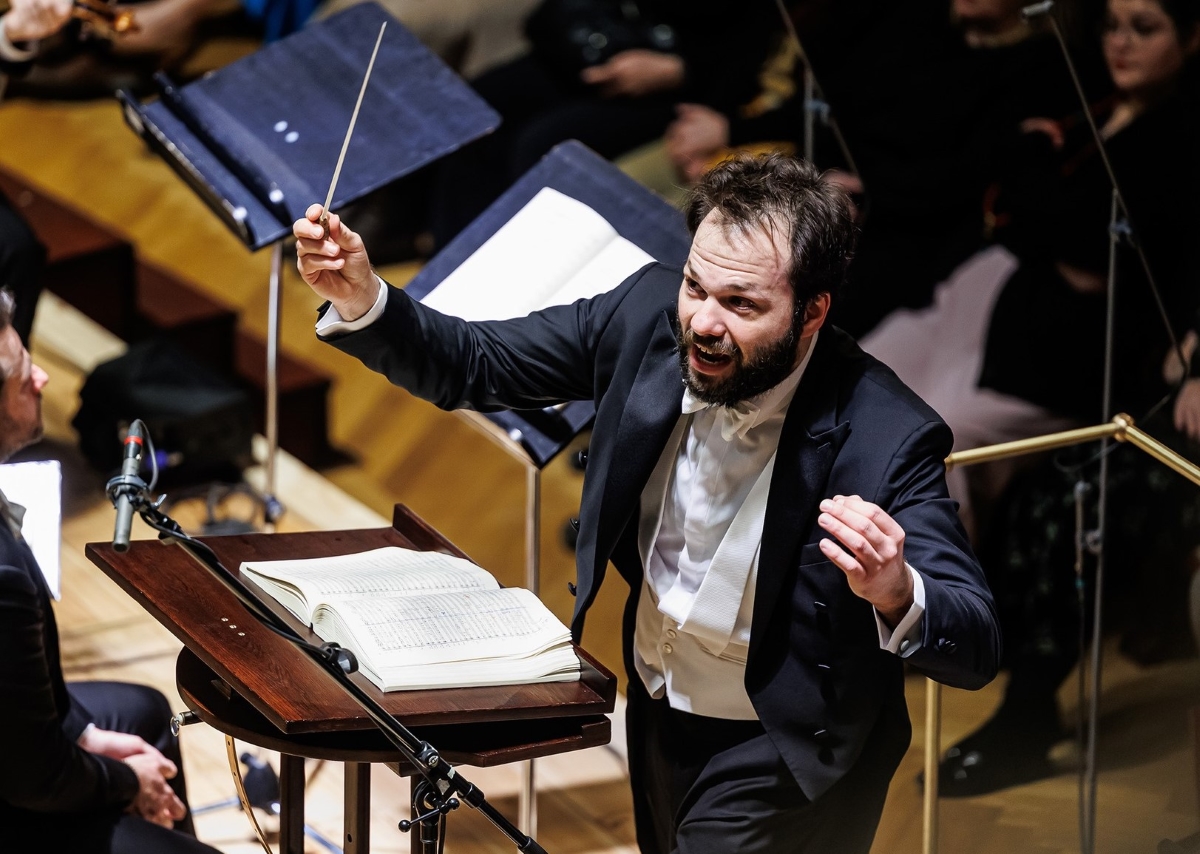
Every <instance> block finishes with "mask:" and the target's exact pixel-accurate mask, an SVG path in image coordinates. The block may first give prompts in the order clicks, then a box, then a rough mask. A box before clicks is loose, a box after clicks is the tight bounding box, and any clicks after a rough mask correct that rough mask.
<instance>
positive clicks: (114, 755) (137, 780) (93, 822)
mask: <svg viewBox="0 0 1200 854" xmlns="http://www.w3.org/2000/svg"><path fill="white" fill-rule="evenodd" d="M14 312H15V305H14V302H13V298H12V296H11V295H10V294H9V293H8V292H7V291H3V290H0V461H2V460H5V459H8V457H10V456H11V455H12V454H13V453H15V452H16V451H18V450H20V449H21V448H23V447H25V446H26V445H28V444H30V443H32V442H34V441H36V440H37V439H38V438H39V437H40V436H41V434H42V413H41V391H42V387H43V386H44V385H45V384H46V379H47V377H46V373H45V372H44V371H43V370H42V369H41V368H39V367H38V366H37V365H34V364H33V363H32V361H31V360H30V358H29V353H28V352H27V351H26V349H25V347H24V346H23V345H22V344H21V339H20V338H19V337H18V336H17V333H16V331H15V329H14V328H13V326H12V318H13V314H14ZM24 512H25V511H24V508H21V507H19V506H18V505H15V504H11V503H10V502H9V501H8V500H7V499H6V498H4V496H3V494H0V649H3V650H4V655H3V656H0V757H3V759H2V764H0V768H2V769H3V770H2V772H0V849H2V850H4V851H14V852H22V854H23V852H27V851H28V852H35V851H70V852H77V854H145V852H167V854H216V852H215V849H212V848H210V847H209V846H207V845H204V844H202V843H200V842H198V841H197V840H196V839H195V837H194V836H192V835H189V834H191V822H190V820H187V819H186V816H187V809H186V805H185V802H186V794H185V788H184V783H183V774H182V769H181V766H180V761H179V745H178V742H177V741H176V740H175V737H174V736H173V735H172V734H171V731H170V718H171V710H170V707H169V706H168V705H167V700H166V698H165V697H163V696H162V694H160V693H158V692H157V691H155V690H154V689H152V688H147V687H144V686H141V685H129V684H124V683H119V682H80V683H73V684H71V685H69V686H68V685H67V684H66V683H65V682H64V681H63V675H62V667H61V665H60V664H59V653H58V630H57V628H56V626H55V622H54V610H53V609H52V607H51V604H50V591H49V588H48V587H47V585H46V580H45V578H44V577H43V575H42V572H41V569H40V568H39V567H38V565H37V561H36V560H35V559H34V557H33V553H32V552H31V551H30V550H29V546H28V545H27V544H26V542H25V540H24V539H23V538H22V536H21V519H22V516H23V515H24ZM179 822H182V824H181V825H180V826H181V827H182V828H183V829H185V830H186V831H187V832H186V833H181V832H178V831H175V830H171V829H170V828H171V826H172V824H174V823H179Z"/></svg>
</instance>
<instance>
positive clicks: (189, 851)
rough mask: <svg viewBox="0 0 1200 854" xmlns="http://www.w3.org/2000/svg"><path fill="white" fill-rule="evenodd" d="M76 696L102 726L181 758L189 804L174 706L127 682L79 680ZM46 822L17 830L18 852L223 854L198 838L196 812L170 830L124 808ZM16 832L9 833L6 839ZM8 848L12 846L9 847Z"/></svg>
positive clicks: (180, 787) (179, 779) (179, 789)
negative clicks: (175, 732) (173, 719)
mask: <svg viewBox="0 0 1200 854" xmlns="http://www.w3.org/2000/svg"><path fill="white" fill-rule="evenodd" d="M67 690H68V691H70V693H71V696H72V698H73V699H74V700H75V701H76V702H78V703H80V704H81V705H82V706H83V707H84V708H86V709H87V710H88V711H89V712H91V714H92V718H93V720H94V721H95V724H96V726H98V727H100V728H101V729H107V730H114V731H116V732H125V733H130V734H132V735H138V736H141V737H142V738H143V739H145V740H146V741H147V742H149V743H150V744H153V745H154V746H155V747H157V748H158V749H159V750H160V751H161V752H162V753H163V755H165V756H166V757H167V758H168V759H170V760H171V761H172V762H174V763H175V765H176V766H177V767H178V768H179V774H178V775H177V776H176V777H175V779H173V780H171V781H170V782H171V788H172V789H174V790H175V793H176V794H177V795H179V797H180V799H181V800H182V801H183V802H184V803H185V804H186V803H187V784H186V782H185V781H184V777H183V765H182V764H181V763H180V756H179V742H178V740H177V739H176V738H175V736H173V735H171V728H170V719H171V707H170V705H169V704H168V703H167V699H166V698H165V697H164V696H163V695H162V694H160V693H159V692H158V691H156V690H154V689H153V688H148V687H146V686H144V685H132V684H128V683H125V682H73V683H70V684H69V685H68V686H67ZM45 818H46V821H45V823H44V826H42V827H37V828H33V827H29V828H19V829H17V832H16V836H15V842H14V845H15V847H14V848H13V851H14V852H25V851H29V852H43V851H64V852H65V851H71V852H77V854H219V852H218V851H217V850H216V849H215V848H211V847H209V846H208V845H205V844H204V843H202V842H200V841H199V840H197V839H196V837H195V835H194V832H193V830H192V820H191V816H190V815H189V816H187V817H186V818H184V819H183V821H181V822H178V823H177V824H176V829H175V830H168V829H166V828H164V827H159V826H158V825H156V824H151V823H150V822H148V821H145V820H144V819H142V818H139V817H137V816H134V815H130V814H128V813H124V812H118V811H103V812H93V813H84V814H72V815H65V814H56V815H46V817H45ZM11 838H12V837H8V836H7V835H6V836H5V837H4V840H5V843H7V842H9V840H10V839H11ZM6 850H7V849H6Z"/></svg>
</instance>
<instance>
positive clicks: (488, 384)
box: [329, 264, 1000, 798]
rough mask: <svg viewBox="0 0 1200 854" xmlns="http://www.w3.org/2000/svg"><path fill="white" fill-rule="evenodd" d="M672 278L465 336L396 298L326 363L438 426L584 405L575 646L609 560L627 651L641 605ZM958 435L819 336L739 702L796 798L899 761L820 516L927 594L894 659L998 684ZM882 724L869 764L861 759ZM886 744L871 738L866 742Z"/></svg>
mask: <svg viewBox="0 0 1200 854" xmlns="http://www.w3.org/2000/svg"><path fill="white" fill-rule="evenodd" d="M681 281H682V273H681V272H680V271H679V270H676V269H671V268H668V267H664V266H662V265H658V264H651V265H649V266H647V267H645V268H643V269H642V270H641V271H639V272H638V273H636V274H634V275H633V276H631V277H630V278H629V279H627V280H626V281H625V282H624V283H622V284H621V285H620V286H619V287H618V288H616V289H615V290H614V291H612V292H610V293H607V294H603V295H601V296H598V297H596V298H594V299H591V300H584V301H580V302H577V303H575V304H574V305H570V306H561V307H555V308H550V309H546V310H544V311H540V312H535V313H533V314H531V315H529V316H528V317H524V318H520V319H515V320H508V321H499V322H484V323H466V322H463V321H460V320H457V319H454V318H450V317H446V316H444V315H441V314H439V313H437V312H435V311H432V310H429V309H426V308H424V307H423V306H420V305H419V304H417V303H416V302H415V301H413V300H412V299H410V298H408V297H406V296H405V295H404V294H403V292H401V291H398V290H396V289H391V290H390V292H389V294H388V297H387V303H386V306H385V308H384V311H383V314H382V315H381V316H380V317H379V318H378V319H377V320H376V321H375V322H374V323H372V324H371V325H369V326H368V327H366V328H364V329H362V330H360V331H357V332H352V333H348V334H345V335H341V336H331V337H330V339H329V340H330V341H331V343H333V344H334V345H335V346H336V347H338V348H339V349H341V350H343V351H344V352H346V353H349V354H351V355H353V356H356V357H357V358H359V359H361V360H362V361H363V362H364V363H365V364H366V365H367V366H368V367H370V368H372V369H373V370H376V371H379V372H380V373H383V374H384V375H386V376H387V377H388V378H389V379H390V380H391V381H392V382H394V383H396V384H398V385H401V386H403V387H404V388H406V389H408V390H409V391H411V392H412V393H414V394H416V395H417V396H419V397H422V398H424V399H426V400H429V401H431V402H432V403H434V404H436V405H437V406H439V407H442V408H443V409H455V408H471V409H477V410H481V411H491V410H497V409H502V408H513V409H522V408H525V409H530V408H535V407H542V406H547V405H550V404H554V403H558V402H562V401H568V400H587V399H591V400H594V401H595V404H596V421H595V426H594V429H593V432H592V438H591V444H590V447H589V451H588V460H587V468H586V472H585V475H584V486H583V500H582V505H581V512H580V528H579V539H578V546H577V554H576V561H577V572H578V587H577V594H576V595H577V599H576V606H575V614H574V618H573V621H572V631H573V633H574V635H575V637H576V639H578V638H579V637H580V636H581V634H582V631H583V625H584V619H585V617H586V615H587V611H588V608H589V606H590V605H591V604H592V602H593V601H594V599H595V596H596V592H597V590H598V589H599V587H600V584H601V582H602V581H603V580H604V577H605V573H606V569H607V567H608V564H609V562H610V561H611V562H612V564H613V565H614V566H615V567H616V568H617V570H618V571H619V572H620V574H621V575H622V576H624V577H625V579H626V581H627V582H628V583H629V585H630V596H629V600H628V604H627V608H626V613H625V625H624V647H625V656H626V666H627V668H628V672H629V675H630V678H633V679H636V678H638V677H637V675H636V673H635V672H634V670H633V668H632V667H630V666H629V665H630V661H631V658H630V656H631V646H632V629H633V615H634V613H635V611H636V605H637V597H638V595H639V593H640V591H641V587H642V576H643V568H642V565H641V559H640V557H639V555H638V550H637V525H638V518H639V512H638V511H639V505H640V498H641V493H642V490H643V488H644V487H645V485H646V482H647V480H648V479H649V477H650V474H651V472H652V470H653V469H654V467H655V464H656V463H657V462H658V460H659V457H660V456H661V454H662V452H663V449H664V447H665V445H666V443H667V440H668V439H669V437H670V434H671V432H672V430H673V428H674V427H675V425H676V423H677V422H678V420H679V418H680V416H681V403H682V399H683V391H684V386H683V382H682V373H681V367H680V358H679V354H678V351H677V348H676V343H675V334H674V331H673V325H672V319H673V316H674V314H675V307H676V302H677V295H678V291H679V286H680V283H681ZM951 441H952V437H951V433H950V430H949V428H948V427H947V426H946V425H945V424H944V423H943V422H942V421H941V419H939V418H938V416H937V415H936V413H934V411H933V410H932V409H930V408H929V407H928V406H927V405H926V404H925V403H924V402H922V401H921V400H920V399H919V398H918V397H917V396H916V395H915V394H913V393H912V392H911V391H910V390H909V389H908V388H906V387H905V386H904V385H903V384H902V383H901V382H900V381H899V380H898V379H897V378H896V376H895V374H893V373H892V372H891V371H890V370H889V369H888V368H886V367H885V366H884V365H882V364H881V363H880V362H878V361H876V360H875V359H873V358H871V357H870V356H868V355H866V354H865V353H863V352H862V351H861V350H860V349H859V348H858V346H857V345H856V344H854V342H853V341H851V340H850V338H849V337H848V336H846V335H845V334H844V333H842V332H840V331H839V330H837V329H834V328H832V327H831V328H827V329H825V330H823V331H822V332H821V334H820V335H819V336H818V339H817V344H816V347H815V350H814V352H813V355H812V358H811V360H810V362H809V365H808V367H807V369H806V370H805V373H804V376H803V378H802V379H801V381H800V385H799V387H798V388H797V391H796V393H795V397H794V398H793V401H792V403H791V405H790V407H789V409H788V412H787V415H786V418H785V421H784V426H783V432H782V435H781V437H780V440H779V449H778V452H777V455H776V462H775V469H774V472H773V473H772V477H771V486H770V491H769V496H768V500H767V507H766V518H765V524H764V527H763V535H762V545H761V551H760V557H759V565H758V576H757V587H756V589H755V600H754V611H753V619H752V624H751V634H750V645H749V653H748V660H747V664H746V682H745V684H746V691H747V693H748V694H749V697H750V700H751V702H752V703H753V705H754V708H755V711H756V712H757V713H758V716H759V718H760V720H761V721H762V723H763V726H764V727H765V728H766V730H767V732H768V733H769V734H770V736H771V738H772V740H773V742H774V744H775V745H776V747H777V748H778V749H779V752H780V754H781V755H782V757H783V758H784V760H785V761H786V762H787V764H788V766H789V768H790V769H791V771H792V773H793V774H794V775H795V776H796V779H797V781H798V782H799V784H800V786H801V788H802V789H803V791H804V793H805V794H806V795H807V796H808V797H809V798H816V797H817V796H819V795H820V794H822V793H823V792H824V791H826V790H827V789H828V788H829V787H830V786H831V785H833V783H834V782H836V781H837V780H838V779H839V778H840V777H841V776H842V775H843V774H845V772H846V770H847V769H849V768H850V767H851V765H853V764H854V763H855V762H858V761H860V760H862V761H865V762H868V763H870V764H871V765H872V766H873V767H875V768H876V769H877V770H878V773H880V774H887V775H888V776H889V777H890V775H891V774H892V773H893V772H894V770H895V767H896V765H897V764H898V763H899V761H900V758H901V757H902V756H903V753H904V750H905V749H906V748H907V746H908V740H909V737H910V735H911V728H910V726H909V723H908V713H907V709H906V706H905V702H904V691H903V688H904V686H903V663H902V660H901V658H900V657H898V656H896V655H894V654H892V653H890V652H888V651H886V650H883V649H881V648H880V644H879V637H878V632H877V628H876V622H875V617H874V611H873V609H872V607H871V605H870V604H868V603H867V602H866V601H865V600H863V599H860V598H858V597H857V596H855V595H854V594H853V593H852V592H851V590H850V588H849V586H848V584H847V582H846V578H845V575H844V573H843V572H842V570H841V569H839V568H838V567H837V566H835V565H834V564H833V563H831V562H830V561H828V560H827V559H826V558H825V556H824V555H823V554H822V553H821V551H820V548H819V547H818V545H817V544H818V542H819V541H820V540H821V539H822V538H823V537H824V536H826V535H825V533H824V532H823V530H822V529H821V528H819V527H818V526H817V521H816V520H817V517H818V515H819V511H818V509H817V507H818V504H819V503H820V501H821V500H822V499H823V498H826V497H832V496H834V495H838V494H842V495H860V496H862V497H863V498H864V499H866V500H868V501H872V502H875V503H877V504H879V505H880V506H881V507H882V508H883V509H884V510H886V511H887V512H888V513H889V514H891V515H892V517H893V518H894V519H895V520H896V521H897V522H898V523H899V524H900V526H901V527H902V528H903V529H904V531H905V534H906V539H905V543H904V555H905V558H906V559H907V560H908V562H909V563H910V564H911V565H912V566H913V567H914V568H915V569H916V570H917V571H918V572H920V573H921V576H922V579H923V581H924V585H925V596H926V599H925V602H926V611H925V620H924V634H923V637H922V639H921V643H920V645H919V648H918V649H917V650H916V651H915V652H912V653H911V654H910V655H908V656H907V658H906V660H907V661H908V662H909V663H910V664H912V665H914V666H916V667H917V668H919V669H921V670H922V671H923V672H925V673H927V674H928V675H930V676H932V677H934V678H935V679H938V680H939V681H941V682H944V683H946V684H949V685H954V686H959V687H966V688H978V687H980V686H982V685H984V684H985V683H987V682H988V681H989V680H990V679H991V678H992V677H993V676H994V675H995V673H996V669H997V666H998V660H999V654H1000V638H999V631H998V628H997V623H996V616H995V609H994V605H993V602H992V598H991V594H990V592H989V591H988V589H987V585H986V583H985V581H984V578H983V572H982V570H981V569H980V567H979V564H978V562H977V560H976V559H975V557H974V555H973V554H972V552H971V550H970V547H969V545H968V544H967V540H966V536H965V534H964V532H963V530H962V527H961V525H960V524H959V521H958V516H957V513H956V507H955V504H954V502H953V501H952V500H951V499H950V498H949V496H948V495H947V492H946V486H945V477H944V475H945V468H944V463H943V460H944V459H945V456H946V454H947V453H949V451H950V447H951ZM885 715H886V716H892V718H893V720H892V721H891V722H892V723H895V722H896V721H899V722H900V723H901V724H902V725H901V726H891V727H888V728H887V730H888V731H889V732H891V733H896V734H897V735H895V737H891V738H890V739H884V740H883V744H882V746H881V747H880V749H879V750H875V755H873V756H864V755H863V748H864V745H865V743H866V741H867V736H868V735H870V734H871V732H872V731H873V729H874V728H875V727H876V725H877V724H879V723H880V718H881V716H885ZM873 743H874V744H879V743H880V739H875V740H874V742H873Z"/></svg>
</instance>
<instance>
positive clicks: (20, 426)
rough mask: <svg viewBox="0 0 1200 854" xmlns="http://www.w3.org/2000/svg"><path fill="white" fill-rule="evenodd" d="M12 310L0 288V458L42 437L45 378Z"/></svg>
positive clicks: (11, 302)
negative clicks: (35, 361)
mask: <svg viewBox="0 0 1200 854" xmlns="http://www.w3.org/2000/svg"><path fill="white" fill-rule="evenodd" d="M15 310H16V302H15V301H14V300H13V296H12V294H11V293H9V292H8V291H5V290H0V461H3V460H7V459H8V458H9V457H11V456H12V455H13V454H15V453H16V452H17V451H19V450H21V449H22V448H24V447H25V446H26V445H31V444H33V443H34V442H36V441H37V440H38V439H40V438H42V389H43V388H44V387H45V385H46V381H47V380H48V379H49V377H47V376H46V372H45V371H43V370H42V369H41V368H39V367H38V366H37V365H35V364H33V360H32V359H30V358H29V351H28V350H26V349H25V346H24V345H23V344H22V343H21V338H20V336H19V335H17V330H15V329H14V328H13V325H12V318H13V312H14V311H15Z"/></svg>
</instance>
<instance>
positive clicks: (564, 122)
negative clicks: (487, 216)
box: [430, 0, 780, 246]
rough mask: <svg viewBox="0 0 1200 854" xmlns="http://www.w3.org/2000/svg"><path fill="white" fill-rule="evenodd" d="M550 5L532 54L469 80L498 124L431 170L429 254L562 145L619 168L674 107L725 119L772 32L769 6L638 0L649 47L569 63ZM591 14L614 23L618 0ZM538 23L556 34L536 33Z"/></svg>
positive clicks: (761, 1) (774, 23) (605, 0)
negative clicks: (703, 107) (620, 159)
mask: <svg viewBox="0 0 1200 854" xmlns="http://www.w3.org/2000/svg"><path fill="white" fill-rule="evenodd" d="M555 5H559V4H555V2H554V0H548V2H547V3H544V4H543V7H541V8H539V9H538V10H536V11H535V13H534V16H533V17H532V18H531V19H530V26H531V27H532V28H533V31H532V32H531V41H532V42H533V51H532V52H531V53H530V54H529V55H527V56H524V57H521V58H520V59H517V60H514V61H513V62H510V63H508V64H506V65H502V66H500V67H498V68H494V69H492V70H491V71H488V72H487V73H485V74H483V75H482V76H481V77H478V78H476V79H475V80H473V81H472V85H473V86H474V87H475V89H476V91H478V92H479V94H480V95H481V96H483V98H484V100H486V101H487V102H488V103H489V104H491V105H492V107H494V108H495V109H496V111H497V112H499V113H500V116H501V120H502V124H501V125H500V127H499V129H498V130H497V131H496V132H495V133H493V134H491V135H489V136H487V137H484V138H483V139H481V140H479V141H477V142H475V143H473V144H471V145H469V146H467V147H466V148H464V149H463V150H462V151H460V152H458V153H457V154H455V155H452V156H450V157H448V158H446V159H445V160H444V161H442V163H440V164H439V165H438V166H437V168H436V172H435V180H434V186H433V192H432V199H433V207H432V209H431V214H430V216H431V226H432V229H433V233H434V239H435V242H436V243H437V245H438V246H444V245H445V244H446V242H447V241H449V240H450V238H452V237H453V236H454V235H455V234H457V233H458V232H459V231H460V230H462V228H463V227H464V226H465V225H466V224H467V223H469V222H471V221H472V220H473V219H475V217H477V216H478V215H479V214H480V213H481V212H482V211H483V210H484V208H486V207H487V206H488V205H489V204H490V203H491V202H492V201H493V200H495V199H496V198H497V197H498V196H499V195H500V194H501V193H502V192H503V191H504V190H505V189H506V188H507V187H508V186H509V185H510V184H512V183H513V181H515V180H516V179H517V178H519V177H520V176H521V175H522V174H524V173H525V172H526V171H527V170H528V169H529V168H530V167H531V166H533V165H534V164H535V163H537V161H538V160H539V159H540V158H541V157H542V156H543V155H544V154H545V153H546V152H547V151H549V150H550V149H551V148H553V147H554V146H555V145H557V144H558V143H560V142H563V141H565V140H568V139H578V140H580V141H581V142H583V143H584V144H585V145H587V146H588V147H590V148H592V149H594V150H595V151H596V152H597V153H599V154H601V155H602V156H604V157H609V158H612V157H617V156H619V155H621V154H624V153H625V152H627V151H629V150H631V149H633V148H636V147H637V146H639V145H641V144H642V143H645V142H648V141H649V140H652V139H654V138H656V137H657V136H659V135H661V134H662V132H663V130H664V129H665V128H666V127H667V125H668V124H669V123H670V121H671V118H672V116H673V115H674V106H675V104H676V103H678V102H680V101H689V102H698V103H703V104H708V105H710V106H713V107H715V108H717V109H732V108H733V107H734V105H736V104H740V103H744V102H745V101H748V100H750V98H752V97H753V95H754V91H755V80H756V76H757V74H758V70H759V68H760V67H761V65H762V63H763V60H764V59H765V58H766V56H767V53H768V51H769V49H770V46H771V43H772V41H773V40H774V39H776V38H777V37H778V32H779V30H780V25H779V22H778V12H777V11H776V10H775V5H774V3H772V2H771V0H749V2H746V3H741V4H738V5H737V6H736V8H732V9H731V7H730V6H729V5H728V4H727V3H723V2H717V0H699V2H696V0H693V2H683V0H647V1H646V2H642V3H639V4H638V7H639V10H640V23H639V24H638V28H639V29H638V31H639V32H642V33H644V34H646V35H647V37H648V38H654V39H657V43H655V44H650V43H648V44H647V45H646V46H645V47H635V48H630V49H627V50H621V51H620V52H618V53H616V54H615V55H611V56H608V57H607V58H605V59H603V60H602V61H599V62H595V61H594V60H589V59H588V58H587V57H586V56H585V55H584V54H582V53H581V54H580V55H579V56H578V57H573V58H572V57H571V56H570V55H569V54H570V46H569V45H568V44H567V41H568V28H567V27H568V26H569V24H568V22H566V21H564V20H562V19H560V18H556V17H555V15H556V10H555V8H554V7H555ZM597 5H598V6H599V7H601V8H605V7H611V9H610V13H609V14H610V17H611V18H613V19H620V18H621V16H622V12H621V11H620V7H621V6H622V5H623V4H621V3H620V2H618V0H599V2H598V4H597ZM539 21H541V22H558V23H546V24H545V26H544V27H543V28H541V29H539V28H538V26H537V23H538V22H539ZM589 62H591V63H592V64H589Z"/></svg>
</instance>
